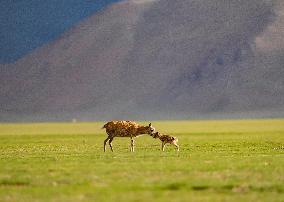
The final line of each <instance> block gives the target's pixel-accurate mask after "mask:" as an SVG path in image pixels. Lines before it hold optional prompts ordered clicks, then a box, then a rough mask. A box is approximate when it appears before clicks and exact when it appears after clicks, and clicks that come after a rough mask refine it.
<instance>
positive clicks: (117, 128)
mask: <svg viewBox="0 0 284 202" xmlns="http://www.w3.org/2000/svg"><path fill="white" fill-rule="evenodd" d="M102 128H105V129H106V133H107V135H108V137H107V138H106V139H105V141H104V151H106V143H107V141H108V143H109V146H110V149H111V151H113V149H112V144H111V142H112V140H113V138H114V137H130V138H131V145H130V151H131V152H134V146H135V145H134V138H135V137H137V136H140V135H143V134H149V135H151V134H152V133H153V132H154V131H155V128H153V127H152V124H151V123H150V124H149V125H148V126H141V125H139V124H137V123H135V122H132V121H110V122H108V123H106V124H105V125H104V126H103V127H102Z"/></svg>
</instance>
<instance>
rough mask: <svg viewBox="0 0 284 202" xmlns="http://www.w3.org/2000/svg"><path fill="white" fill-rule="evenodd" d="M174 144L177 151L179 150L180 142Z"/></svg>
mask: <svg viewBox="0 0 284 202" xmlns="http://www.w3.org/2000/svg"><path fill="white" fill-rule="evenodd" d="M173 145H175V146H176V148H177V151H179V146H178V144H177V143H176V142H173Z"/></svg>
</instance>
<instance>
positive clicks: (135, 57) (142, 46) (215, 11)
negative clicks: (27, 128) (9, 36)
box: [0, 0, 284, 121]
mask: <svg viewBox="0 0 284 202" xmlns="http://www.w3.org/2000/svg"><path fill="white" fill-rule="evenodd" d="M275 38H276V40H275ZM277 38H278V40H277ZM283 38H284V5H283V3H282V2H281V1H271V2H270V1H267V0H231V1H220V0H211V1H207V0H206V1H205V0H198V1H196V0H175V1H172V0H160V1H158V0H129V1H122V2H120V3H116V4H113V5H112V6H110V7H108V8H107V9H105V10H103V11H102V12H100V13H97V14H94V15H93V16H91V17H89V18H87V19H85V20H84V21H82V22H80V23H79V24H77V25H76V26H74V27H73V28H72V29H70V30H68V31H67V32H65V33H64V34H63V35H61V37H59V38H58V39H56V40H55V41H53V42H51V43H49V44H47V45H45V46H43V47H41V48H38V49H37V50H35V51H34V52H32V53H30V54H29V55H26V56H25V57H23V58H21V59H20V60H18V61H17V62H15V63H13V64H1V65H0V85H1V88H0V97H1V98H0V105H1V108H0V121H36V120H37V121H56V120H71V119H72V118H77V119H79V120H104V119H120V118H123V119H179V118H180V119H184V118H227V117H228V118H239V117H241V118H253V117H283V116H284V110H283V109H284V79H283V78H284V42H283Z"/></svg>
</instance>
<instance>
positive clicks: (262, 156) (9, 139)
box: [0, 119, 284, 202]
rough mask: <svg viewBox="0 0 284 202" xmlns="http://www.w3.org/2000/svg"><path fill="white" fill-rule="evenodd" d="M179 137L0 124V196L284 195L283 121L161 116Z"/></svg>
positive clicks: (93, 126)
mask: <svg viewBox="0 0 284 202" xmlns="http://www.w3.org/2000/svg"><path fill="white" fill-rule="evenodd" d="M152 124H153V125H154V127H156V130H158V131H161V132H167V133H171V134H173V135H175V136H177V137H178V138H179V144H180V149H181V151H180V152H177V151H175V148H174V147H173V146H166V151H165V152H161V151H160V145H161V144H160V142H159V140H155V139H153V138H152V137H150V136H146V135H145V136H142V137H139V138H137V139H136V151H135V153H130V152H129V144H130V140H129V139H128V138H115V139H114V142H113V147H114V153H111V151H110V149H109V147H108V148H107V152H106V153H104V152H103V140H104V139H105V138H106V135H105V132H104V131H103V130H101V129H100V128H101V126H102V125H103V123H47V124H0V139H1V140H0V201H1V202H2V201H99V202H101V201H148V202H149V201H238V202H239V201H269V202H271V201H284V120H283V119H282V120H279V119H278V120H241V121H161V122H152Z"/></svg>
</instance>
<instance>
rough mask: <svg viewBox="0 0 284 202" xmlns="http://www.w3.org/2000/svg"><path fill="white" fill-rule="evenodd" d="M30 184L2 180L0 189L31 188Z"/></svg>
mask: <svg viewBox="0 0 284 202" xmlns="http://www.w3.org/2000/svg"><path fill="white" fill-rule="evenodd" d="M29 185H30V183H29V182H27V181H21V180H7V179H4V180H1V181H0V187H23V186H29Z"/></svg>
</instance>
